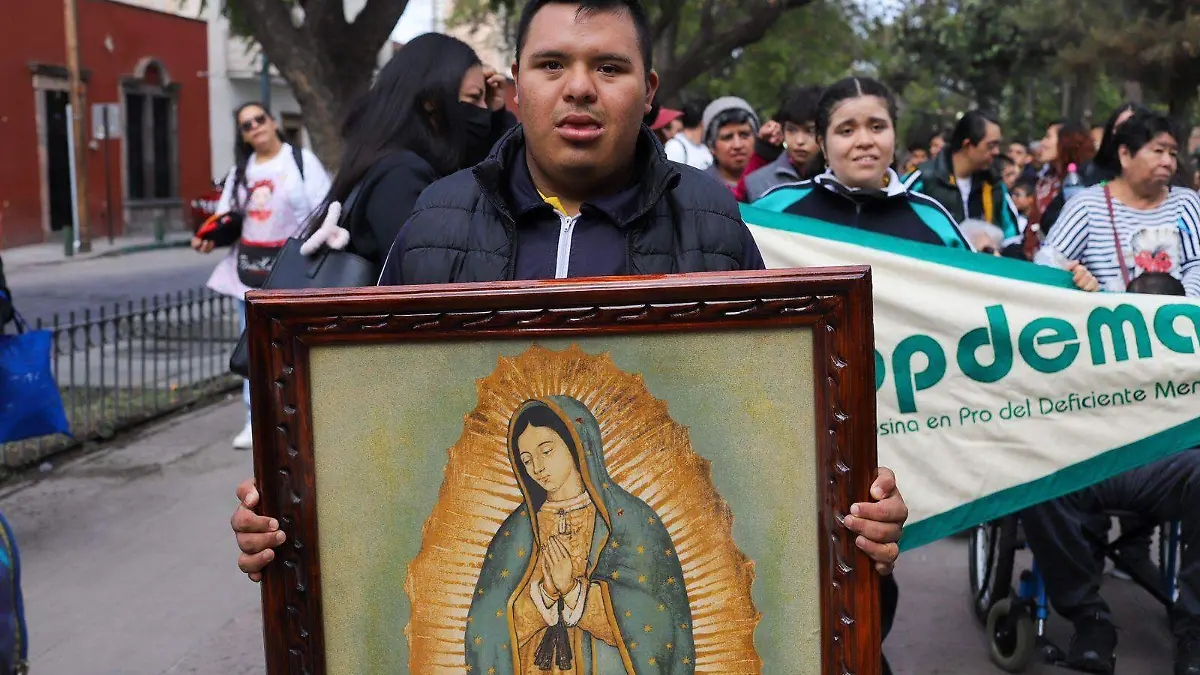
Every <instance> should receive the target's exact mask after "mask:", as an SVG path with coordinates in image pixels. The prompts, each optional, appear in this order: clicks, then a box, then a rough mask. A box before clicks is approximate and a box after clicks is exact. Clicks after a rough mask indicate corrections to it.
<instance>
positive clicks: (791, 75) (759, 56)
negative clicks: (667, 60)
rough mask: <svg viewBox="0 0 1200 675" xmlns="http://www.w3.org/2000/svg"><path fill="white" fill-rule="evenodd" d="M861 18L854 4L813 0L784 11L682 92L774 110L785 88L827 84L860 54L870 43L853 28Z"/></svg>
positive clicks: (862, 55)
mask: <svg viewBox="0 0 1200 675" xmlns="http://www.w3.org/2000/svg"><path fill="white" fill-rule="evenodd" d="M860 19H861V17H860V16H859V15H858V13H857V11H856V8H855V7H854V6H853V5H850V4H847V3H841V2H837V1H836V0H815V1H814V2H813V3H812V4H811V5H809V6H807V7H804V8H803V9H799V10H796V11H792V12H788V13H787V14H785V15H783V17H781V18H780V20H779V21H778V22H776V23H775V25H774V26H772V27H771V28H770V29H769V30H768V31H767V33H766V35H764V36H763V38H762V39H761V40H759V41H758V42H755V43H754V44H752V45H750V46H748V47H746V48H744V49H740V50H738V51H737V52H736V53H735V54H734V55H733V56H732V57H731V58H730V59H729V61H728V63H727V64H725V65H724V66H719V67H717V68H715V69H714V70H712V71H709V72H707V73H704V74H702V75H700V76H699V77H697V78H696V79H695V80H693V81H692V82H691V83H690V84H688V85H687V87H686V88H685V89H684V92H685V93H686V94H688V96H687V98H700V99H713V98H716V97H718V96H725V95H730V94H732V95H736V96H740V97H742V98H744V99H746V100H747V101H748V102H749V103H750V104H751V105H753V106H754V108H755V109H756V110H759V111H767V110H773V109H774V108H775V107H776V106H778V105H779V103H780V101H782V100H783V98H784V97H785V96H786V95H787V94H788V93H789V92H790V91H792V90H794V89H796V88H798V87H800V86H805V85H823V84H830V83H832V82H834V81H835V80H838V79H840V78H842V77H844V76H846V75H848V74H850V72H851V71H852V70H853V69H854V66H855V64H856V63H861V62H863V61H864V60H865V57H867V55H866V54H865V51H866V49H868V48H869V45H868V44H867V42H866V41H865V40H864V39H863V38H864V35H860V34H859V33H858V32H856V30H855V25H856V24H857V23H858V21H859V20H860Z"/></svg>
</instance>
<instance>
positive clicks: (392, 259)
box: [232, 0, 908, 626]
mask: <svg viewBox="0 0 1200 675" xmlns="http://www.w3.org/2000/svg"><path fill="white" fill-rule="evenodd" d="M650 52H651V45H650V28H649V22H648V20H647V18H646V15H645V12H644V10H643V9H642V7H641V5H640V4H639V3H638V2H637V0H579V1H572V0H567V1H556V0H531V1H530V2H529V3H528V4H527V5H526V7H525V9H524V12H523V14H522V18H521V23H520V29H519V36H518V42H517V62H516V63H515V64H514V66H513V76H514V80H515V82H516V87H517V104H518V105H519V106H520V117H521V119H522V120H523V125H522V126H518V127H516V128H514V129H513V130H512V131H511V132H510V133H509V134H507V135H506V136H505V137H504V138H503V139H502V140H501V141H500V142H499V143H498V144H497V146H496V147H495V148H494V149H493V151H492V153H491V156H489V158H488V159H487V160H485V161H484V162H482V163H480V164H479V165H477V166H475V167H474V168H472V169H469V170H465V171H460V172H458V173H456V174H453V175H451V176H449V177H447V178H445V179H443V180H441V181H439V182H437V183H434V184H433V185H431V186H430V187H429V188H428V189H427V190H426V191H425V192H424V193H423V194H422V195H421V197H420V199H419V201H418V203H417V206H416V208H415V209H414V212H413V215H412V217H411V218H410V219H409V220H408V222H407V223H405V225H404V227H403V228H402V229H401V231H400V234H399V236H398V237H397V239H396V242H395V243H394V244H393V246H392V249H391V253H390V254H389V257H388V260H387V262H386V263H385V265H384V269H383V274H382V278H381V279H380V285H398V284H404V285H409V284H432V283H457V282H488V281H501V280H514V279H515V280H528V279H552V278H567V277H585V276H623V275H636V274H672V273H684V272H716V271H734V270H754V269H763V268H764V267H765V265H764V263H763V260H762V257H761V255H760V254H759V251H758V248H757V246H756V245H755V243H754V240H753V238H752V236H751V234H750V232H749V230H748V229H747V228H746V226H745V224H744V223H742V221H741V218H740V215H739V212H738V207H737V204H736V202H735V201H734V199H733V197H732V195H731V194H730V193H729V192H728V191H726V190H716V189H713V184H712V179H711V178H709V177H707V176H705V175H704V174H703V173H702V172H700V171H698V170H696V169H692V168H690V167H687V166H683V165H680V164H676V163H673V162H670V161H668V160H667V159H666V157H665V155H664V154H663V153H662V150H661V147H660V146H659V145H658V144H657V143H656V142H655V141H654V139H653V136H652V134H651V132H650V131H648V130H647V129H645V128H644V127H643V125H642V117H643V116H644V115H645V114H646V112H647V111H648V110H649V109H650V106H651V103H652V101H653V99H654V94H655V91H656V90H657V87H658V76H657V75H656V74H655V73H654V71H653V70H652V68H651V65H652V64H651V53H650ZM879 473H880V475H879V477H878V479H877V480H876V481H875V483H874V484H873V485H872V487H871V496H872V498H873V499H874V500H875V501H873V502H869V503H860V504H855V505H854V506H853V507H852V508H851V510H850V514H849V515H847V517H846V518H845V525H846V527H847V528H848V529H850V530H851V531H853V532H855V533H856V534H857V535H859V536H858V537H856V545H857V546H858V547H859V548H860V549H862V550H863V551H864V552H865V553H866V554H867V555H868V556H869V557H870V558H871V559H872V560H873V561H874V563H875V568H876V570H877V571H878V572H879V573H880V574H883V575H890V573H891V571H892V568H893V566H894V564H895V561H896V558H897V557H898V555H899V547H898V544H897V542H898V541H899V539H900V535H901V533H902V530H903V524H904V522H905V520H906V519H907V514H908V509H907V506H906V505H905V503H904V500H903V497H902V496H901V495H900V492H899V491H898V490H897V488H896V480H895V476H894V475H893V474H892V472H891V471H890V470H887V469H881V470H880V472H879ZM238 498H239V507H238V510H237V512H236V513H235V514H234V516H233V519H232V525H233V529H234V531H235V533H236V534H237V540H238V546H239V548H240V549H241V551H242V554H241V555H240V556H239V559H238V565H239V567H240V568H241V569H242V571H244V572H246V573H247V574H248V575H249V576H250V578H251V579H252V580H255V581H257V580H260V579H261V578H262V570H263V568H264V567H266V566H267V565H268V564H269V563H270V561H271V560H273V559H274V557H275V555H274V551H273V550H272V548H273V547H276V546H279V545H280V544H282V543H283V541H284V539H285V537H284V534H283V532H282V531H280V530H279V524H278V522H276V521H275V520H273V519H271V518H268V517H264V516H258V515H256V514H255V513H254V509H255V508H256V507H257V506H258V504H259V494H258V492H257V490H256V488H255V485H254V482H253V481H252V480H250V481H246V482H244V483H242V485H240V486H239V488H238ZM888 585H889V586H890V588H891V589H892V590H891V594H892V598H893V600H892V602H890V603H885V604H892V609H893V610H894V588H895V587H894V584H891V582H890V581H889V582H888ZM886 592H887V591H885V593H886ZM885 614H888V612H885ZM888 623H890V616H885V618H884V624H885V626H886V625H887V624H888Z"/></svg>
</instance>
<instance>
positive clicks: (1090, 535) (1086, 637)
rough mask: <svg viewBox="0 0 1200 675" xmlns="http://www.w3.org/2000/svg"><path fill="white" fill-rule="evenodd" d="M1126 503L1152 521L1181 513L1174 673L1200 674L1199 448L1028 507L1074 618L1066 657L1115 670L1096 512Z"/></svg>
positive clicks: (1045, 567)
mask: <svg viewBox="0 0 1200 675" xmlns="http://www.w3.org/2000/svg"><path fill="white" fill-rule="evenodd" d="M1109 511H1120V512H1129V513H1133V514H1137V515H1138V516H1143V517H1146V518H1148V519H1150V520H1152V521H1153V522H1160V523H1161V522H1165V521H1169V520H1179V521H1181V524H1182V530H1183V539H1182V544H1183V555H1182V560H1181V565H1180V569H1179V596H1178V598H1177V599H1176V600H1175V602H1174V605H1173V606H1172V607H1171V608H1170V618H1171V628H1172V632H1173V633H1174V636H1175V639H1176V646H1177V649H1176V653H1175V675H1200V448H1194V449H1191V450H1185V451H1183V452H1181V453H1178V454H1176V455H1173V456H1171V457H1168V458H1166V459H1162V460H1159V461H1157V462H1154V463H1152V464H1148V465H1146V466H1143V467H1140V468H1137V469H1133V470H1132V471H1127V472H1125V473H1123V474H1120V475H1118V476H1114V477H1112V478H1109V479H1108V480H1105V481H1103V482H1101V483H1098V484H1096V485H1093V486H1091V487H1089V488H1085V489H1083V490H1080V491H1079V492H1075V493H1073V494H1069V495H1066V496H1065V497H1060V498H1058V499H1055V500H1052V501H1048V502H1045V503H1042V504H1039V505H1037V506H1034V507H1031V508H1029V509H1026V510H1025V511H1024V512H1023V513H1021V520H1022V523H1023V524H1024V528H1025V537H1026V540H1027V541H1028V543H1029V548H1030V549H1031V550H1032V551H1033V555H1034V557H1035V558H1036V559H1037V563H1038V566H1039V567H1040V568H1041V572H1042V576H1043V577H1044V579H1045V584H1046V591H1047V594H1048V595H1049V597H1050V601H1051V603H1052V604H1053V605H1054V609H1055V611H1057V612H1058V613H1059V614H1060V615H1062V616H1063V617H1064V618H1066V619H1067V620H1069V621H1071V622H1072V623H1073V624H1074V626H1075V634H1074V636H1073V637H1072V638H1071V645H1070V648H1069V649H1068V651H1067V658H1066V665H1067V666H1068V667H1071V668H1075V669H1077V670H1081V671H1084V672H1089V673H1099V674H1103V675H1109V674H1111V673H1112V672H1113V653H1114V651H1115V649H1116V646H1117V629H1116V626H1115V625H1114V623H1113V617H1112V612H1111V610H1110V609H1109V607H1108V605H1107V604H1106V603H1105V602H1104V600H1103V599H1102V598H1101V597H1100V582H1101V577H1102V574H1103V571H1104V559H1103V557H1101V556H1097V555H1096V554H1095V551H1096V546H1095V543H1096V542H1095V537H1096V534H1095V529H1094V527H1093V526H1092V525H1090V523H1094V522H1095V517H1096V515H1097V514H1102V513H1104V512H1109Z"/></svg>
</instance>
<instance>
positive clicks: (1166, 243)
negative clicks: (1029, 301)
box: [1038, 111, 1200, 297]
mask: <svg viewBox="0 0 1200 675" xmlns="http://www.w3.org/2000/svg"><path fill="white" fill-rule="evenodd" d="M1176 138H1177V136H1176V133H1175V132H1174V131H1173V129H1172V125H1171V120H1170V119H1169V118H1168V117H1166V116H1165V115H1162V114H1159V113H1153V112H1144V111H1143V112H1138V113H1136V114H1135V115H1134V116H1133V117H1131V118H1129V120H1128V121H1126V122H1125V123H1124V124H1122V125H1121V126H1120V127H1119V128H1118V130H1117V131H1116V134H1115V137H1114V140H1115V142H1116V145H1117V149H1118V150H1117V151H1118V156H1119V159H1120V164H1121V173H1120V175H1119V176H1117V177H1116V178H1115V179H1113V180H1112V181H1111V182H1109V183H1106V184H1101V185H1097V186H1095V187H1091V188H1088V189H1087V190H1085V191H1084V192H1082V193H1080V194H1078V195H1077V196H1075V197H1074V198H1073V199H1072V200H1071V201H1070V202H1068V203H1067V205H1066V207H1065V208H1064V209H1063V212H1062V215H1061V216H1060V217H1059V219H1058V222H1057V223H1056V224H1055V226H1054V229H1053V230H1052V231H1051V232H1050V235H1049V237H1048V238H1047V239H1046V241H1045V243H1044V244H1043V247H1042V248H1043V251H1042V252H1040V253H1039V255H1038V262H1041V263H1043V264H1062V263H1063V261H1064V259H1065V261H1066V263H1065V264H1066V265H1069V264H1071V263H1072V262H1073V261H1078V262H1079V263H1081V264H1082V265H1083V266H1084V267H1086V268H1087V269H1088V271H1090V272H1091V273H1092V274H1093V275H1094V276H1095V277H1096V279H1097V280H1098V281H1099V283H1100V285H1101V286H1102V287H1103V288H1104V289H1105V290H1109V291H1124V290H1126V288H1127V287H1128V286H1129V283H1130V282H1131V281H1133V280H1134V279H1136V278H1137V277H1139V276H1141V275H1142V274H1145V273H1147V272H1165V273H1167V274H1169V275H1170V276H1171V277H1173V278H1175V279H1177V280H1178V281H1180V282H1182V286H1183V289H1184V291H1185V293H1186V294H1187V295H1188V296H1191V297H1200V197H1197V195H1196V193H1195V192H1194V191H1192V190H1190V189H1188V188H1180V187H1171V186H1170V182H1171V178H1172V176H1174V174H1175V171H1176V169H1177V167H1178V152H1179V143H1178V141H1177V140H1176ZM1118 242H1119V244H1120V248H1118V247H1117V243H1118ZM1064 266H1065V265H1064Z"/></svg>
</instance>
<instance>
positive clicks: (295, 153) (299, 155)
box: [292, 145, 304, 183]
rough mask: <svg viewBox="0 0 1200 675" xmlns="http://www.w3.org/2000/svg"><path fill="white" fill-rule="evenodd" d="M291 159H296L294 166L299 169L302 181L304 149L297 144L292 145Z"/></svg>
mask: <svg viewBox="0 0 1200 675" xmlns="http://www.w3.org/2000/svg"><path fill="white" fill-rule="evenodd" d="M292 159H294V160H296V168H297V169H300V182H301V183H303V182H304V151H303V150H302V149H300V147H299V146H295V145H293V146H292Z"/></svg>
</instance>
